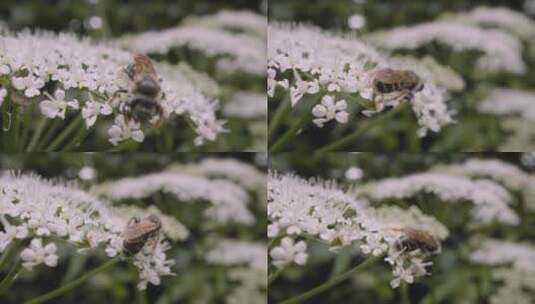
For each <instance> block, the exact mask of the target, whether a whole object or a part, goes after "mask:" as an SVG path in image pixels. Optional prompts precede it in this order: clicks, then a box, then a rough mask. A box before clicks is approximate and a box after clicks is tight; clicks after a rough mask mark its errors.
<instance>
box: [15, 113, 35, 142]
mask: <svg viewBox="0 0 535 304" xmlns="http://www.w3.org/2000/svg"><path fill="white" fill-rule="evenodd" d="M31 122H32V111H31V110H30V108H29V107H26V108H25V109H24V123H23V124H22V135H21V138H20V140H19V147H18V148H17V150H18V151H24V147H26V143H27V142H28V136H29V135H30V129H31V128H30V124H31Z"/></svg>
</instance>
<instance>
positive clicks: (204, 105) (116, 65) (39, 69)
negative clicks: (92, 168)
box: [0, 31, 222, 144]
mask: <svg viewBox="0 0 535 304" xmlns="http://www.w3.org/2000/svg"><path fill="white" fill-rule="evenodd" d="M36 50H39V51H38V52H37V51H36ZM0 54H2V55H1V56H0V77H2V78H5V79H6V80H7V81H9V83H10V84H11V86H10V87H9V88H4V89H9V90H13V92H11V94H14V93H16V92H19V93H20V94H21V95H24V98H26V100H28V101H31V100H34V98H36V99H37V100H41V99H43V98H42V97H41V96H43V95H44V97H45V99H44V100H42V101H41V102H40V109H41V112H42V113H43V115H45V116H47V117H49V118H60V119H65V114H66V111H67V110H68V109H72V110H77V111H78V110H81V114H82V117H83V118H84V120H85V123H86V126H87V127H88V128H89V127H91V126H93V125H94V124H95V122H96V120H97V118H98V117H99V116H110V115H114V116H115V119H114V121H115V125H113V126H112V127H111V128H110V130H109V132H108V133H109V135H110V142H112V143H113V144H117V143H119V142H120V141H122V140H126V139H129V138H132V139H134V140H136V141H142V140H143V139H144V134H143V131H142V130H141V125H140V124H139V123H136V122H134V121H127V120H126V119H125V117H124V115H123V114H122V113H121V111H119V109H120V105H121V103H123V102H126V100H120V101H119V102H118V103H117V102H114V103H109V101H110V99H111V97H112V96H113V95H114V93H116V92H117V91H118V90H119V89H131V87H132V83H131V82H129V81H127V80H126V75H124V72H123V69H124V68H125V67H126V66H127V65H129V64H131V63H132V62H133V56H132V54H130V53H128V52H125V51H122V50H119V49H115V48H111V47H107V46H104V45H100V44H95V43H92V42H90V41H89V40H88V39H78V38H76V37H75V36H74V35H70V34H59V35H56V34H53V33H48V32H36V33H31V32H29V31H23V32H20V33H17V34H5V35H1V36H0ZM49 82H55V83H57V87H56V90H55V92H54V93H53V95H51V94H49V93H48V92H46V91H45V89H44V88H45V85H46V84H47V83H49ZM161 86H162V90H163V91H164V92H165V96H166V97H165V99H162V100H160V101H159V102H160V104H161V106H162V108H163V110H164V117H165V118H167V117H169V116H170V115H171V114H177V115H182V114H185V116H186V118H187V119H189V120H191V121H192V122H193V125H194V127H195V130H196V132H197V133H198V134H199V136H200V137H201V138H205V139H208V140H213V139H215V136H216V135H217V134H218V133H219V132H221V131H222V127H221V123H220V122H219V121H217V120H216V117H215V110H216V108H217V103H215V102H212V101H210V100H208V99H207V98H206V97H204V96H202V95H201V94H199V93H194V92H192V91H194V89H193V87H192V85H191V83H189V82H184V81H168V80H166V79H163V82H162V85H161ZM15 90H16V91H15ZM2 92H3V91H2ZM0 94H3V93H0ZM3 95H4V94H3ZM74 96H80V97H83V100H77V99H75V98H74ZM21 97H22V96H21ZM123 99H124V98H123Z"/></svg>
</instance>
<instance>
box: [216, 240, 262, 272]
mask: <svg viewBox="0 0 535 304" xmlns="http://www.w3.org/2000/svg"><path fill="white" fill-rule="evenodd" d="M206 260H207V261H208V262H210V263H213V264H222V265H240V264H246V265H247V266H249V267H251V268H255V269H264V270H266V269H267V248H266V246H265V245H264V244H261V243H253V242H248V241H240V240H232V239H223V240H220V241H219V242H218V244H217V246H216V247H215V248H213V249H211V250H210V251H209V252H208V253H207V254H206Z"/></svg>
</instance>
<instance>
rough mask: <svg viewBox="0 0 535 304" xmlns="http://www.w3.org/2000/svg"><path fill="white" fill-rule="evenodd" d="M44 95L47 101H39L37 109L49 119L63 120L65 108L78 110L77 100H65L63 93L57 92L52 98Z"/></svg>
mask: <svg viewBox="0 0 535 304" xmlns="http://www.w3.org/2000/svg"><path fill="white" fill-rule="evenodd" d="M45 95H46V96H47V97H48V99H45V100H43V101H41V103H40V104H39V107H40V108H41V113H43V114H44V115H45V116H47V117H49V118H55V117H59V118H61V119H65V112H66V111H67V107H70V108H72V109H75V110H77V109H78V100H76V99H73V100H71V101H66V100H65V91H63V90H57V91H56V92H55V93H54V97H52V96H50V94H48V93H47V92H45Z"/></svg>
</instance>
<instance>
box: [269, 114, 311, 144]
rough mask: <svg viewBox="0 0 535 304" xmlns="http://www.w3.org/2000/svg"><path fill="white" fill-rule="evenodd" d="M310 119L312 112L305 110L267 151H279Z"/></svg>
mask: <svg viewBox="0 0 535 304" xmlns="http://www.w3.org/2000/svg"><path fill="white" fill-rule="evenodd" d="M311 119H312V113H310V111H306V114H303V115H302V116H301V118H300V119H299V120H297V121H296V122H295V123H294V124H293V125H292V126H291V127H290V129H289V130H288V131H286V133H284V134H283V135H282V136H281V137H280V138H279V139H278V140H277V141H276V142H275V143H274V144H273V146H271V148H270V149H269V152H271V153H276V152H280V151H281V150H282V149H283V148H284V147H285V146H286V145H287V144H288V142H289V141H290V140H291V139H292V138H293V137H294V136H295V135H297V132H299V130H300V129H301V128H303V127H304V126H305V125H306V124H307V123H309V122H310V120H311Z"/></svg>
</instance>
